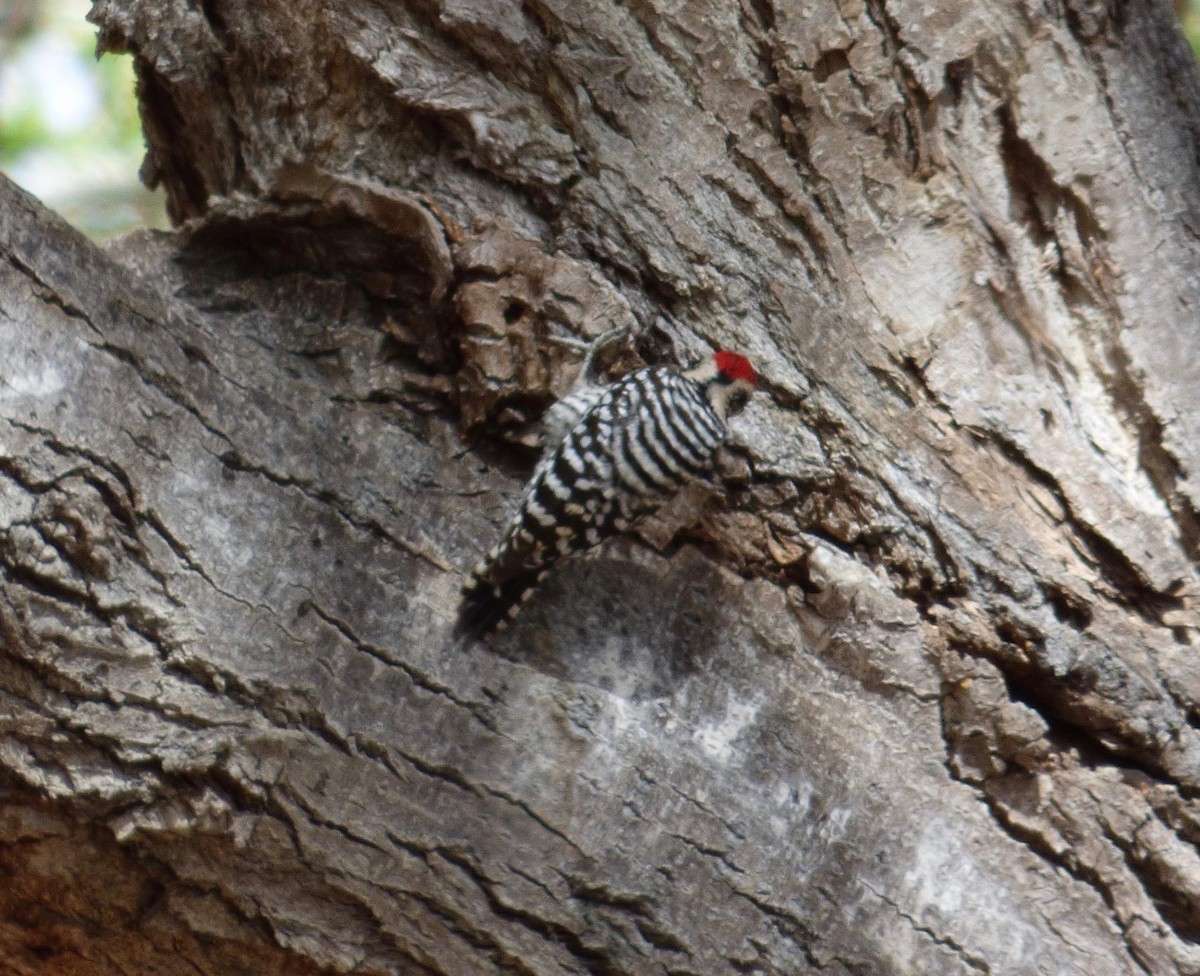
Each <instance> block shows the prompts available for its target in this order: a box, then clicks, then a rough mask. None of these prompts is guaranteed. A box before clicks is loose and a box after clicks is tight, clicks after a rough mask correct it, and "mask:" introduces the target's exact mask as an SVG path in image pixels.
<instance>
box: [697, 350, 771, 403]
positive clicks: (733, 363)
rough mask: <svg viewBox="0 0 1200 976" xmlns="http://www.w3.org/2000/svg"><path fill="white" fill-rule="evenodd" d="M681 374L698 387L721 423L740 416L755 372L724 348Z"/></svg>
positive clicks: (755, 383)
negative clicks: (728, 418) (737, 415)
mask: <svg viewBox="0 0 1200 976" xmlns="http://www.w3.org/2000/svg"><path fill="white" fill-rule="evenodd" d="M684 375H685V376H686V377H687V378H688V379H690V380H692V381H693V382H695V383H698V384H700V386H701V387H702V388H703V389H704V393H705V395H706V396H707V397H708V402H709V404H710V406H712V408H713V411H714V412H715V413H716V415H717V416H718V417H720V418H721V419H722V420H724V419H725V418H726V417H732V416H733V415H734V414H736V413H740V412H741V410H742V408H743V407H745V406H746V404H747V403H749V402H750V397H751V396H752V395H753V394H754V389H755V387H757V386H758V373H756V372H755V371H754V367H753V366H751V365H750V360H749V359H747V358H746V357H745V356H743V355H741V354H740V353H736V352H729V351H728V350H726V349H718V350H717V351H716V352H715V353H713V355H712V358H711V359H709V360H706V361H705V362H703V363H701V364H700V365H699V366H697V367H696V368H695V369H693V370H691V371H689V372H687V373H685V374H684Z"/></svg>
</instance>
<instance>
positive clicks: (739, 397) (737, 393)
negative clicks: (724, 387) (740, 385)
mask: <svg viewBox="0 0 1200 976" xmlns="http://www.w3.org/2000/svg"><path fill="white" fill-rule="evenodd" d="M749 399H750V398H749V397H748V396H746V394H745V392H744V391H743V390H734V391H733V392H732V393H730V394H729V412H730V414H735V413H741V412H742V408H744V407H745V406H746V402H747V401H748V400H749Z"/></svg>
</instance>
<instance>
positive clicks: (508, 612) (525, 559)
mask: <svg viewBox="0 0 1200 976" xmlns="http://www.w3.org/2000/svg"><path fill="white" fill-rule="evenodd" d="M756 379H757V377H756V376H755V374H754V371H753V369H752V368H751V366H750V364H749V362H748V361H746V360H745V358H744V357H742V356H739V355H737V354H735V353H727V352H719V353H717V354H716V356H714V357H713V360H712V361H710V362H709V363H706V364H705V365H704V366H701V367H700V368H698V369H696V370H692V371H691V372H689V373H683V374H681V373H678V372H676V371H674V370H672V369H670V368H666V367H657V368H653V367H647V368H645V369H639V370H636V371H635V372H633V373H630V374H629V375H628V376H625V377H623V378H622V379H620V380H618V381H617V382H616V383H614V384H612V385H611V386H609V387H607V388H600V387H593V388H590V389H586V390H583V391H580V392H578V393H575V394H572V395H571V396H568V397H566V398H564V399H563V400H562V401H560V402H559V404H556V406H555V407H554V408H552V410H551V414H550V420H551V428H552V436H551V438H550V439H549V441H548V444H547V447H546V451H545V453H544V454H543V456H542V459H541V460H540V461H539V462H538V466H537V468H536V469H535V470H534V473H533V477H532V478H531V479H530V481H529V483H528V485H526V487H525V491H524V493H523V494H522V496H521V501H520V503H519V505H518V507H517V512H516V514H515V515H514V517H513V520H512V522H511V523H510V525H509V527H508V530H507V531H506V532H505V534H504V537H503V538H502V539H501V540H500V542H499V544H497V545H496V546H495V548H493V549H492V551H491V552H490V553H489V554H488V555H487V556H486V557H485V558H484V559H483V560H482V561H481V562H480V563H479V565H478V566H476V567H475V569H474V570H473V571H472V573H471V578H470V580H469V581H468V583H467V585H466V586H465V587H464V594H463V606H462V613H461V616H460V622H459V627H460V630H461V631H463V632H466V633H469V634H473V635H483V634H486V633H488V632H489V631H491V630H494V629H497V628H499V627H502V626H504V624H505V623H506V622H507V620H508V619H509V618H511V617H512V616H513V615H514V614H515V613H516V611H517V610H518V609H519V607H520V605H521V603H523V602H524V600H525V599H526V598H527V597H528V596H529V595H530V594H531V593H532V592H533V590H534V588H535V587H536V586H537V584H538V583H539V582H540V581H541V580H542V579H544V578H545V576H546V574H547V573H548V572H549V571H550V568H551V567H552V566H553V565H554V563H556V562H557V561H558V560H560V559H561V558H563V557H564V556H567V555H569V554H571V553H573V552H579V551H581V550H584V549H589V548H591V547H592V546H595V545H598V544H599V543H601V542H603V541H604V540H605V539H606V538H609V537H610V536H613V535H616V534H618V533H621V532H624V531H626V530H627V529H628V528H629V527H630V525H631V524H632V523H633V522H634V521H635V520H636V519H637V518H638V517H640V516H642V515H645V514H647V513H649V512H651V511H653V510H655V509H656V508H658V507H659V506H660V505H662V504H664V503H665V502H666V501H667V500H668V499H670V498H671V496H673V495H674V494H675V493H676V492H678V491H679V489H680V488H682V487H683V486H684V485H685V484H686V483H687V482H689V481H691V480H693V479H695V478H697V477H700V476H702V475H704V474H705V473H706V472H708V471H709V470H711V468H712V464H713V459H714V456H715V454H716V451H717V449H718V448H719V447H720V445H721V443H722V442H723V441H724V440H725V436H726V427H725V417H726V415H727V413H730V412H736V411H737V410H738V409H740V407H741V405H743V404H744V402H745V400H746V399H748V397H749V395H750V393H752V392H753V389H754V383H755V381H756ZM556 427H557V429H555V428H556Z"/></svg>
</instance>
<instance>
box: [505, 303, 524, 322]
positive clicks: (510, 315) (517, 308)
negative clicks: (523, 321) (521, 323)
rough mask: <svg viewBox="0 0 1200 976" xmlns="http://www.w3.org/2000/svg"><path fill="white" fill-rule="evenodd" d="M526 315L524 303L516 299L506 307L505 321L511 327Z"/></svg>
mask: <svg viewBox="0 0 1200 976" xmlns="http://www.w3.org/2000/svg"><path fill="white" fill-rule="evenodd" d="M524 314H525V305H524V303H523V302H519V301H517V300H516V299H515V298H514V299H511V300H510V301H509V303H508V304H507V305H505V306H504V321H505V322H507V323H508V324H509V325H512V324H513V323H514V322H516V321H517V320H518V319H519V318H520V317H521V316H522V315H524Z"/></svg>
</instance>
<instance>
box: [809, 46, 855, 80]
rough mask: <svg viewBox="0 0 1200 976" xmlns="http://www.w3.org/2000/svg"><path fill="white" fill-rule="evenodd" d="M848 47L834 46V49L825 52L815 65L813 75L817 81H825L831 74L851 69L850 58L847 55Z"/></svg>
mask: <svg viewBox="0 0 1200 976" xmlns="http://www.w3.org/2000/svg"><path fill="white" fill-rule="evenodd" d="M847 50H848V48H845V49H844V48H834V49H833V50H832V51H826V52H824V53H823V54H822V55H821V56H820V57H819V58H818V59H817V63H816V64H815V65H813V77H814V78H816V79H817V81H824V80H825V79H826V78H828V77H829V76H830V75H836V74H837V73H838V72H839V71H848V70H849V69H850V59H849V58H848V57H846V51H847Z"/></svg>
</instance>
